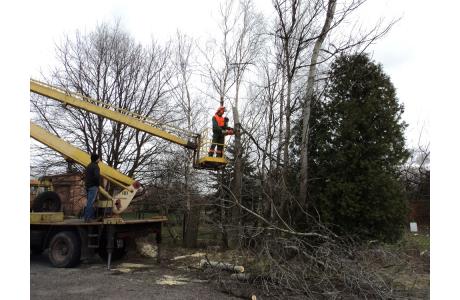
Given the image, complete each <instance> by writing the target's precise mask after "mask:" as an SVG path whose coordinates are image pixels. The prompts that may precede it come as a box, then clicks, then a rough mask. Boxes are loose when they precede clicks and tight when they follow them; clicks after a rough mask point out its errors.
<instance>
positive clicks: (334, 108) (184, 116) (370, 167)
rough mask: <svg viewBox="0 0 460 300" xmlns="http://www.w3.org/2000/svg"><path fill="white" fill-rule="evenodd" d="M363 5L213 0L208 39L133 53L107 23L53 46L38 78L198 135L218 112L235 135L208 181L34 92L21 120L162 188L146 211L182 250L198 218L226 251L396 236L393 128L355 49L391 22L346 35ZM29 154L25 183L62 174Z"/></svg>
mask: <svg viewBox="0 0 460 300" xmlns="http://www.w3.org/2000/svg"><path fill="white" fill-rule="evenodd" d="M364 3H365V1H364V0H353V1H337V0H314V1H305V0H292V1H282V0H273V1H272V9H273V10H272V14H271V15H270V16H268V15H264V14H262V13H260V12H259V11H258V10H257V8H256V7H255V5H254V3H253V2H252V1H251V0H241V1H225V2H222V3H221V5H220V10H219V13H220V16H219V19H218V24H217V28H218V29H219V35H218V36H214V37H212V38H209V39H207V40H206V41H205V42H204V43H200V42H199V41H198V40H194V39H192V38H191V37H189V36H187V35H185V34H183V33H181V32H178V33H177V35H176V36H175V37H173V38H171V40H170V41H169V42H166V43H164V44H160V43H158V42H156V41H154V40H152V42H151V43H150V44H148V45H143V44H140V43H138V42H136V40H135V39H134V37H133V35H132V34H130V33H129V32H127V31H126V30H124V29H123V26H122V23H121V22H120V21H114V22H112V23H103V24H100V25H98V26H97V27H96V28H95V29H94V30H93V31H91V32H90V33H87V34H83V33H81V32H79V31H77V32H75V34H74V35H68V36H67V37H66V38H65V39H63V40H62V41H61V42H60V43H59V44H58V45H57V46H56V57H57V64H56V65H55V66H54V68H53V70H52V71H51V72H50V74H46V75H45V76H44V78H43V80H45V81H47V82H49V83H52V84H54V85H58V86H60V87H63V88H65V89H68V90H69V91H73V92H78V93H81V94H83V95H86V96H89V97H92V98H96V99H98V100H100V101H101V102H102V103H103V104H110V105H113V106H116V107H120V108H122V109H126V110H129V111H132V112H135V113H137V114H139V115H142V116H146V117H150V118H153V119H156V120H158V123H159V124H168V125H173V126H176V127H179V128H183V129H187V130H189V131H194V132H201V131H202V130H203V129H204V128H206V127H209V126H210V123H211V117H212V109H215V108H217V106H219V105H224V106H226V107H227V110H228V111H230V112H231V114H229V117H230V118H231V120H232V121H233V123H234V128H235V136H234V138H232V139H230V140H229V143H228V145H229V147H228V153H227V154H228V156H229V159H230V164H229V166H228V167H227V168H226V169H225V170H223V171H222V172H214V173H212V174H210V173H207V172H202V171H198V170H194V169H193V168H191V159H192V157H191V154H190V153H189V152H188V151H187V150H185V149H182V148H180V147H178V146H175V145H171V144H170V143H168V142H165V141H162V140H160V139H157V138H155V137H152V136H149V135H148V134H145V133H142V132H138V131H136V130H133V129H131V128H130V127H128V126H126V125H123V124H119V123H116V122H112V121H110V120H106V119H103V118H101V117H98V116H94V115H91V114H89V113H86V112H82V111H79V110H75V109H72V108H68V107H67V108H63V107H62V106H60V105H58V104H56V103H53V102H52V101H49V100H47V99H43V98H41V97H38V96H35V95H32V96H31V97H32V98H31V110H32V112H33V114H32V116H33V118H34V119H35V121H36V122H37V123H38V124H41V125H42V126H44V127H45V128H47V129H48V130H50V131H51V132H53V133H55V134H57V135H58V136H60V137H62V138H64V139H66V140H68V141H69V142H71V143H72V144H74V145H75V146H77V147H80V148H81V149H83V150H85V151H87V152H96V153H98V154H99V155H100V156H101V157H102V158H103V160H104V162H106V163H107V164H108V165H109V166H111V167H114V168H116V169H119V170H120V171H122V172H124V173H126V174H127V175H128V176H132V177H135V178H137V179H139V180H141V181H142V182H143V183H144V184H145V185H146V186H152V187H154V188H156V189H159V190H165V189H168V188H170V189H174V192H173V193H170V195H175V197H173V196H171V197H168V199H170V201H171V202H170V203H169V204H165V203H160V204H159V206H161V207H163V209H166V210H168V211H169V210H170V209H173V210H175V209H178V208H179V211H181V212H183V216H182V220H183V234H184V241H183V242H184V245H186V246H196V241H197V232H198V224H199V223H200V216H202V215H203V214H204V215H205V216H209V218H208V219H209V220H208V221H209V222H211V223H213V224H215V225H216V227H215V228H218V229H219V231H220V232H221V236H222V244H223V245H225V246H227V247H236V246H238V245H247V244H251V243H252V244H254V243H255V244H257V243H258V237H262V236H263V237H267V236H272V235H273V234H277V235H279V236H294V237H296V238H299V237H314V238H322V237H324V236H325V232H324V231H318V228H320V227H321V228H323V227H322V226H326V227H327V228H328V230H332V232H333V233H334V234H342V233H344V234H351V235H354V236H357V237H360V238H363V239H379V240H397V239H398V238H399V237H400V235H401V233H402V231H403V228H404V226H405V224H406V223H405V222H406V219H405V218H406V215H407V195H406V193H405V185H406V182H405V181H403V180H402V177H403V169H404V168H403V165H404V163H405V162H406V160H407V158H408V157H409V152H408V149H407V148H406V147H407V146H406V145H405V140H404V129H405V127H406V126H407V125H406V124H405V123H404V121H403V120H402V113H403V111H404V108H403V106H402V104H401V103H400V101H399V99H398V98H397V95H396V90H395V88H394V86H393V84H392V82H391V80H390V78H389V77H388V75H387V74H385V72H384V71H383V68H382V66H381V65H380V64H379V63H377V62H375V61H373V60H372V57H371V56H370V55H369V54H367V53H366V49H368V47H369V46H370V45H371V44H372V43H374V42H375V41H376V40H377V39H379V38H381V37H382V36H383V35H384V34H385V33H387V32H388V30H390V28H391V27H392V25H393V24H394V21H390V22H388V23H386V24H383V23H381V22H378V23H376V24H375V26H373V27H372V28H367V29H366V30H363V31H359V30H356V28H358V27H357V26H353V25H351V24H352V23H351V20H352V19H351V16H352V14H353V12H355V11H356V10H358V9H359V8H360V7H361V6H362V5H363V4H364ZM103 104H102V105H103ZM32 155H34V159H33V160H32V174H41V175H43V174H47V173H50V172H56V170H62V168H64V167H65V162H63V160H62V159H61V158H59V157H58V155H57V154H54V153H52V152H51V151H49V150H47V149H45V148H44V147H41V146H34V148H33V151H32ZM56 168H57V169H56ZM406 174H407V173H406ZM406 177H407V176H406ZM411 178H414V177H411ZM152 194H153V195H152V198H150V200H149V201H152V202H154V203H158V202H155V201H156V200H155V196H154V194H155V193H152ZM168 195H169V194H168ZM172 198H174V199H173V200H171V199H172ZM203 212H205V213H203ZM319 224H321V225H319ZM327 232H329V231H327ZM328 234H329V233H328Z"/></svg>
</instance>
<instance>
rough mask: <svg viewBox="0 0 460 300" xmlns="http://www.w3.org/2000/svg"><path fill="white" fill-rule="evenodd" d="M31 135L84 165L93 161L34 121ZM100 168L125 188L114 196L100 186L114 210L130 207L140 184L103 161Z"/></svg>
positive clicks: (106, 175) (119, 211) (115, 211)
mask: <svg viewBox="0 0 460 300" xmlns="http://www.w3.org/2000/svg"><path fill="white" fill-rule="evenodd" d="M30 136H31V137H32V138H34V139H35V140H37V141H39V142H41V143H42V144H45V145H47V146H48V147H50V148H52V149H53V150H55V151H57V152H59V153H60V154H62V155H64V156H65V157H68V158H70V159H72V160H73V161H75V162H76V163H78V164H80V165H82V166H87V165H88V164H89V163H90V162H91V157H90V156H89V155H88V154H87V153H86V152H84V151H82V150H80V149H78V148H76V147H74V146H72V145H71V144H69V143H67V142H66V141H64V140H62V139H60V138H59V137H57V136H55V135H53V134H51V133H50V132H48V131H47V130H45V129H43V128H42V127H40V126H38V125H36V124H34V123H33V122H30ZM99 168H100V174H101V176H102V177H104V178H105V179H107V180H109V181H110V182H112V183H114V184H116V185H117V186H119V187H121V188H122V189H123V190H122V191H121V192H120V193H118V194H117V195H115V196H113V197H112V196H110V195H109V194H108V193H107V192H106V191H105V190H104V189H102V188H101V187H100V191H101V192H102V194H104V196H106V197H108V198H109V199H111V200H112V201H113V202H112V211H113V212H114V213H116V214H119V213H121V212H123V211H124V210H125V209H126V208H127V207H128V205H129V203H130V202H131V200H132V199H133V198H134V196H135V194H136V192H137V191H138V190H139V189H140V184H139V182H137V181H136V180H134V179H133V178H131V177H129V176H126V175H124V174H122V173H120V172H119V171H117V170H115V169H114V168H112V167H109V166H108V165H106V164H104V163H102V162H100V163H99Z"/></svg>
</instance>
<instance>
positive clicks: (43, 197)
mask: <svg viewBox="0 0 460 300" xmlns="http://www.w3.org/2000/svg"><path fill="white" fill-rule="evenodd" d="M32 211H34V212H59V211H61V198H60V197H59V195H58V194H57V193H56V192H53V191H47V192H43V193H41V194H39V195H38V196H37V197H36V198H35V200H34V202H33V203H32Z"/></svg>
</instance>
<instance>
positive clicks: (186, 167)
mask: <svg viewBox="0 0 460 300" xmlns="http://www.w3.org/2000/svg"><path fill="white" fill-rule="evenodd" d="M193 45H194V41H193V40H192V39H191V38H189V37H187V36H186V35H184V34H181V33H179V32H178V33H177V43H176V47H175V49H176V51H175V66H176V69H177V71H176V73H177V88H176V89H174V96H175V99H176V101H177V103H178V107H179V109H180V112H179V113H178V114H179V115H183V117H184V121H185V123H186V129H187V130H188V131H190V132H196V131H199V130H201V128H199V124H200V123H203V122H200V120H201V116H200V113H201V112H202V111H203V109H202V108H203V106H202V104H201V103H200V102H199V101H198V99H196V98H193V97H192V90H191V85H192V83H191V82H192V76H193V72H194V70H193V59H194V58H193V49H194V46H193ZM181 127H184V126H181ZM182 154H183V158H182V159H180V158H179V161H182V162H183V164H182V166H183V167H182V168H181V169H182V170H183V171H182V172H183V180H184V197H185V209H184V222H183V245H184V246H185V247H196V246H197V238H198V225H199V216H200V207H199V205H198V204H197V203H193V197H192V195H191V193H192V187H193V186H194V178H196V177H197V174H196V171H194V170H193V169H192V168H191V165H192V156H191V155H190V153H189V150H187V149H184V150H183V152H182Z"/></svg>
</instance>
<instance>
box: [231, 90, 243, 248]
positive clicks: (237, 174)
mask: <svg viewBox="0 0 460 300" xmlns="http://www.w3.org/2000/svg"><path fill="white" fill-rule="evenodd" d="M239 86H240V83H239V81H237V82H236V95H235V106H234V107H233V108H232V110H233V121H234V127H235V142H234V145H235V149H234V150H235V169H234V178H233V189H232V191H233V194H234V195H235V201H236V202H237V203H238V204H239V203H241V189H242V184H243V167H242V162H241V157H242V146H241V130H240V116H239V112H238V93H239ZM240 215H241V213H240V207H239V205H234V206H233V207H232V225H233V226H234V227H233V228H234V229H233V231H232V234H231V235H230V239H229V246H230V247H231V248H234V247H236V246H237V245H238V242H239V238H240V231H241V224H240V223H241V222H240Z"/></svg>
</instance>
